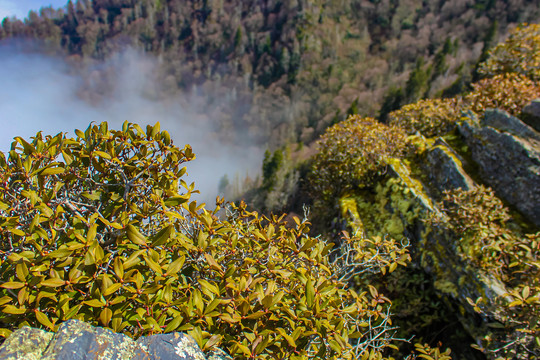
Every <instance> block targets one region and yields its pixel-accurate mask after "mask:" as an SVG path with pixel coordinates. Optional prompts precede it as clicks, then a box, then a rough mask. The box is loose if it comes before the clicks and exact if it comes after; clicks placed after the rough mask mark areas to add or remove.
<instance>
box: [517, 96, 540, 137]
mask: <svg viewBox="0 0 540 360" xmlns="http://www.w3.org/2000/svg"><path fill="white" fill-rule="evenodd" d="M521 117H522V118H523V121H525V122H526V123H527V124H528V125H529V126H531V127H533V128H534V129H535V130H536V131H540V99H536V100H533V101H532V102H531V103H530V104H528V105H527V106H525V107H524V108H523V111H522V114H521Z"/></svg>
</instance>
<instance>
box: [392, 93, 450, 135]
mask: <svg viewBox="0 0 540 360" xmlns="http://www.w3.org/2000/svg"><path fill="white" fill-rule="evenodd" d="M459 118H460V101H459V100H457V99H428V100H420V101H418V102H416V103H414V104H409V105H405V106H403V107H402V108H401V109H399V110H396V111H393V112H391V113H390V114H389V115H388V123H389V124H390V125H395V126H399V127H401V128H402V129H404V130H405V131H406V132H407V133H408V134H410V135H412V134H414V133H416V132H417V131H419V132H420V133H421V134H422V135H424V136H427V137H433V136H441V135H444V134H446V133H448V132H450V131H451V130H452V129H453V128H454V127H455V124H456V122H457V121H458V119H459Z"/></svg>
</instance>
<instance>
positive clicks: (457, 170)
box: [423, 138, 475, 198]
mask: <svg viewBox="0 0 540 360" xmlns="http://www.w3.org/2000/svg"><path fill="white" fill-rule="evenodd" d="M426 153H427V155H426V161H425V164H423V168H424V170H425V171H424V173H425V174H426V176H427V180H428V181H427V184H426V185H427V186H428V187H429V188H430V189H431V190H435V191H432V193H435V194H434V196H435V197H436V198H440V194H442V193H443V191H445V190H453V189H457V188H462V189H463V190H466V191H468V190H471V189H472V188H474V187H475V183H474V181H473V180H472V179H471V178H470V176H469V175H467V173H466V172H465V171H464V170H463V165H462V162H463V159H461V157H460V156H459V155H458V154H457V153H456V152H455V151H454V150H453V149H452V148H451V147H450V146H449V145H448V144H447V143H446V141H444V140H443V139H442V138H439V139H437V141H436V142H435V146H433V147H432V148H431V149H428V150H427V151H426Z"/></svg>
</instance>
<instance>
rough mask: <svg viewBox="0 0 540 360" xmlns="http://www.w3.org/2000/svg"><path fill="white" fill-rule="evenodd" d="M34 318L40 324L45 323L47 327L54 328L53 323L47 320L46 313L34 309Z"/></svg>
mask: <svg viewBox="0 0 540 360" xmlns="http://www.w3.org/2000/svg"><path fill="white" fill-rule="evenodd" d="M36 319H37V321H39V322H40V323H41V324H43V325H45V326H46V327H48V328H49V329H51V330H52V329H53V328H54V324H53V323H52V322H51V321H50V320H49V318H48V317H47V315H45V314H44V313H42V312H41V311H39V310H37V311H36Z"/></svg>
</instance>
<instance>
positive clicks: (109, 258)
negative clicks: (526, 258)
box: [0, 122, 408, 359]
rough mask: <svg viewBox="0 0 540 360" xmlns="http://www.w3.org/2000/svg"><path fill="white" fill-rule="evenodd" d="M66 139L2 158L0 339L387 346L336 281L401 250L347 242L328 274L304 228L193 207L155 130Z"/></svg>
mask: <svg viewBox="0 0 540 360" xmlns="http://www.w3.org/2000/svg"><path fill="white" fill-rule="evenodd" d="M76 134H77V138H76V139H72V138H67V137H66V136H65V135H63V134H58V135H56V136H54V137H51V136H47V137H45V138H44V137H43V136H42V135H41V133H38V134H37V135H36V136H35V137H34V138H33V139H32V141H31V142H28V141H26V140H24V139H22V138H17V141H16V142H14V143H13V144H12V150H11V151H10V152H9V156H8V158H7V159H6V157H5V156H4V154H3V153H0V238H1V239H2V241H1V242H0V326H1V327H2V328H3V329H0V334H1V335H3V336H7V335H8V334H9V333H10V332H11V330H13V329H15V328H17V327H19V326H23V325H29V326H34V327H43V328H47V329H50V330H55V329H57V328H58V326H59V324H60V323H61V322H63V321H65V320H68V319H79V320H83V321H86V322H89V323H91V324H92V325H100V326H105V327H108V328H111V329H113V330H114V331H116V332H122V333H125V334H128V335H130V336H133V337H138V336H141V335H148V334H156V333H162V332H172V331H186V332H187V333H188V334H190V335H191V336H193V338H194V339H195V340H196V341H197V343H198V344H199V346H200V347H201V348H202V349H203V350H209V349H211V348H212V347H214V346H219V347H221V348H223V349H226V350H227V351H228V352H229V353H230V354H231V355H232V356H234V358H235V359H247V358H249V359H268V358H288V357H289V358H291V359H293V358H294V359H308V358H317V359H338V358H339V359H347V358H352V357H354V354H355V353H356V354H363V353H369V352H372V353H374V354H376V356H377V358H380V357H381V356H382V355H381V353H380V350H382V349H384V348H385V347H386V346H390V343H391V341H392V335H391V334H389V333H387V332H388V331H389V330H388V327H389V325H388V324H391V319H390V314H389V312H388V307H387V304H388V302H389V300H388V299H387V298H385V297H384V296H383V295H382V294H380V293H379V292H378V291H377V290H376V289H375V288H374V287H372V286H371V287H369V289H366V291H363V292H361V293H357V292H355V291H354V290H352V289H350V288H348V287H347V284H346V281H345V279H348V278H349V277H350V276H353V275H354V274H355V273H357V272H362V271H370V272H381V271H383V269H387V268H388V269H395V267H396V266H397V265H398V264H403V263H404V261H405V260H407V259H408V256H407V255H406V249H405V248H403V247H401V246H400V245H399V244H396V243H395V242H391V241H379V242H373V243H370V246H366V245H365V244H364V243H362V244H363V245H361V244H360V243H359V241H360V240H361V239H359V238H357V237H354V236H353V237H349V236H346V239H345V240H344V243H346V245H345V246H344V248H343V249H346V250H347V251H346V253H342V254H341V255H340V253H339V251H340V250H339V249H338V250H336V251H337V252H338V253H337V255H336V256H333V257H332V258H334V259H337V260H335V261H333V262H331V261H330V256H329V254H330V252H331V251H332V247H333V245H332V244H327V243H326V242H325V241H324V240H322V239H321V238H319V237H316V238H313V237H310V236H308V235H307V233H308V231H309V229H308V223H307V222H305V221H300V220H298V219H297V218H295V221H294V222H295V224H293V226H290V224H286V223H285V222H284V221H283V216H282V217H279V218H278V217H276V216H273V217H270V218H268V217H264V216H261V215H259V214H257V213H255V212H249V211H247V209H246V205H245V204H243V203H242V204H240V205H239V206H236V205H234V204H231V205H230V206H228V207H226V208H225V209H224V211H225V214H224V215H223V216H221V217H218V211H219V210H220V206H221V205H222V202H221V201H219V202H218V204H217V205H218V206H217V207H216V209H215V210H214V211H208V210H206V209H205V208H204V206H203V205H198V204H197V203H196V202H195V201H191V200H190V195H191V193H192V192H193V185H187V184H186V183H185V182H184V181H183V180H182V176H183V175H184V173H185V168H183V167H182V164H183V163H184V162H186V161H189V160H191V159H193V158H194V157H195V156H194V154H193V153H192V152H191V148H190V147H189V146H185V147H184V148H183V149H179V148H177V147H175V146H173V145H172V143H171V140H170V137H169V134H168V133H167V132H166V131H160V128H159V124H156V125H155V126H148V127H147V129H146V132H144V131H143V130H142V129H141V128H140V127H139V126H138V125H135V124H129V123H127V122H126V123H124V126H123V129H122V131H109V129H108V127H107V124H106V123H102V124H100V125H94V126H90V127H89V128H88V129H87V130H86V131H85V132H82V131H80V130H76ZM381 136H382V134H381ZM181 189H182V190H181ZM334 254H336V253H334ZM396 254H398V256H397V257H396ZM353 255H354V256H353ZM351 256H352V257H351ZM336 261H337V262H336ZM384 271H385V270H384ZM368 290H369V291H368ZM368 324H369V325H368ZM291 354H294V355H291Z"/></svg>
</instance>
